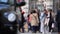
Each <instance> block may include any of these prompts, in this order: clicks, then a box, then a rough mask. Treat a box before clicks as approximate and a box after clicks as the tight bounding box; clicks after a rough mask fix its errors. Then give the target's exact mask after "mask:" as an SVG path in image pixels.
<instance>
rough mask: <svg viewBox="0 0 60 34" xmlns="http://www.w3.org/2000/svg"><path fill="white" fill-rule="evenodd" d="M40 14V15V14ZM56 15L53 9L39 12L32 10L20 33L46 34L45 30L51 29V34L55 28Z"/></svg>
mask: <svg viewBox="0 0 60 34" xmlns="http://www.w3.org/2000/svg"><path fill="white" fill-rule="evenodd" d="M39 12H40V13H39ZM54 18H55V14H54V11H53V10H52V9H48V10H46V9H44V10H43V11H38V10H36V9H32V10H31V11H30V13H29V14H28V15H27V19H25V18H24V16H23V19H22V20H24V23H23V26H22V29H20V28H19V31H20V32H32V33H36V32H41V33H44V28H45V27H46V29H47V28H49V32H52V31H53V30H54V27H55V24H54V23H55V20H54Z"/></svg>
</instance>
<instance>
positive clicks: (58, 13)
mask: <svg viewBox="0 0 60 34" xmlns="http://www.w3.org/2000/svg"><path fill="white" fill-rule="evenodd" d="M56 22H57V27H58V32H60V10H58V11H57V15H56Z"/></svg>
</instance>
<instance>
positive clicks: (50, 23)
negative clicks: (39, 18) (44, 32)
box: [48, 9, 54, 32]
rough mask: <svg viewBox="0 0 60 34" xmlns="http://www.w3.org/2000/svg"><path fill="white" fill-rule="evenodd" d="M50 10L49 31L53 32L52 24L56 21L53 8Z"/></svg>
mask: <svg viewBox="0 0 60 34" xmlns="http://www.w3.org/2000/svg"><path fill="white" fill-rule="evenodd" d="M48 11H49V14H50V17H49V18H50V20H49V25H48V26H49V32H51V30H52V24H53V23H54V18H53V16H52V9H48Z"/></svg>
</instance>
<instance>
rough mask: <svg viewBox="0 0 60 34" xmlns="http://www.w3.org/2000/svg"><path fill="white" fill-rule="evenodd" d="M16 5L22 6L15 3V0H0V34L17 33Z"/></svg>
mask: <svg viewBox="0 0 60 34" xmlns="http://www.w3.org/2000/svg"><path fill="white" fill-rule="evenodd" d="M23 4H24V3H23ZM17 5H18V6H23V5H21V3H16V2H15V0H0V34H16V33H17V16H16V14H15V12H16V7H18V6H17ZM12 7H13V8H12Z"/></svg>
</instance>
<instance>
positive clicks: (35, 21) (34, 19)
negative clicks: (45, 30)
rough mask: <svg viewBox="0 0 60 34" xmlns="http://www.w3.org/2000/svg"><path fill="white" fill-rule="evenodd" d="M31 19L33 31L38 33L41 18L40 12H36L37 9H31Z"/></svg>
mask: <svg viewBox="0 0 60 34" xmlns="http://www.w3.org/2000/svg"><path fill="white" fill-rule="evenodd" d="M29 17H30V19H29V22H30V24H31V30H32V32H33V33H36V32H37V31H39V28H38V27H39V19H38V14H37V13H36V11H35V10H32V11H31V14H30V16H29Z"/></svg>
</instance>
